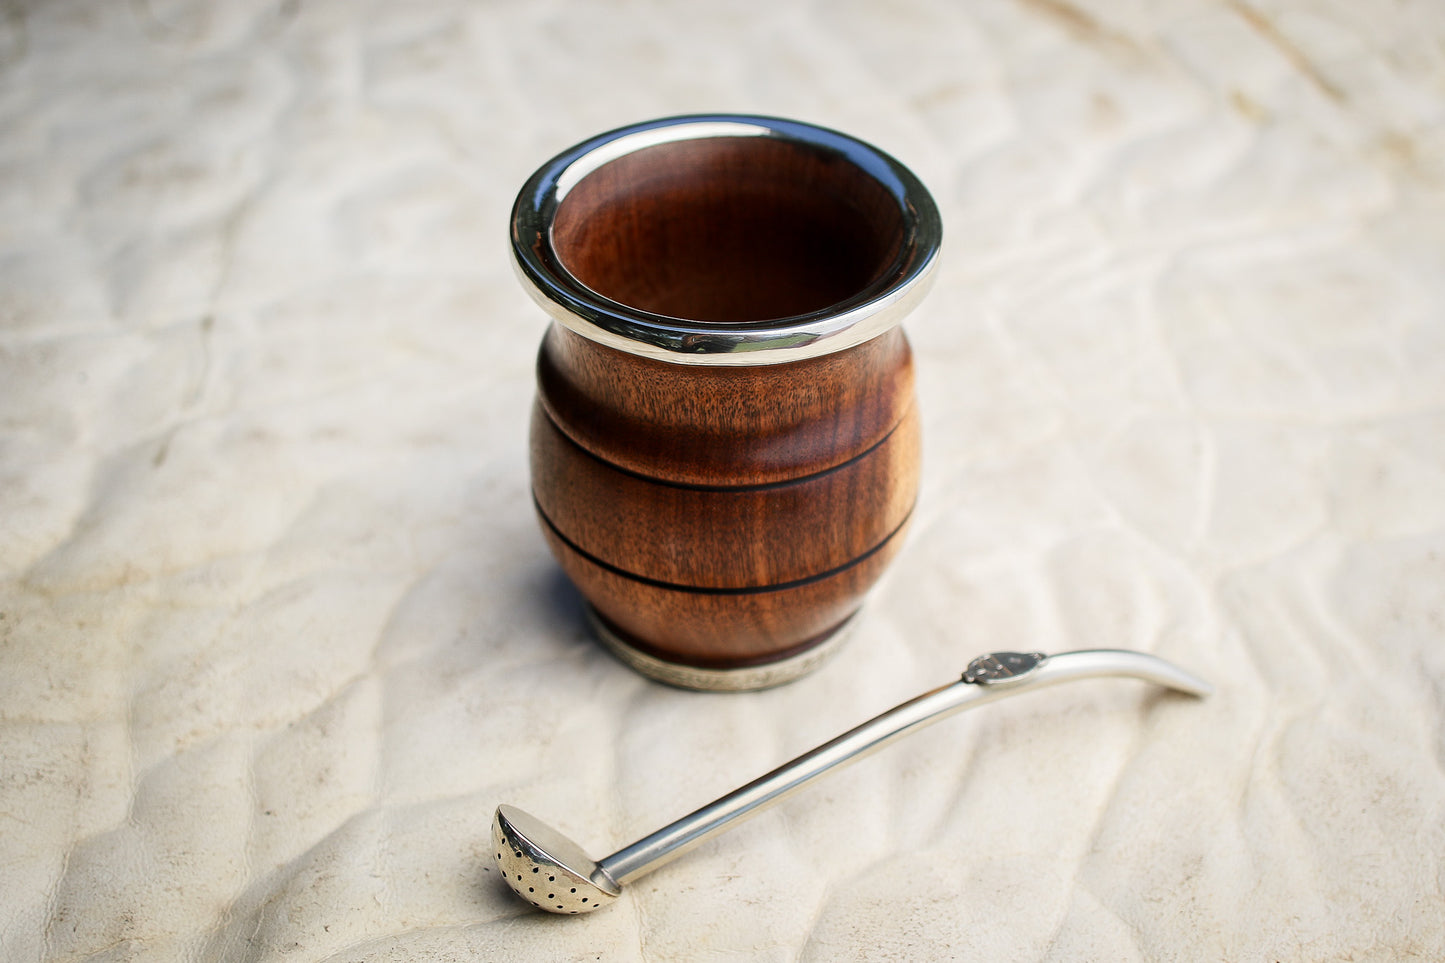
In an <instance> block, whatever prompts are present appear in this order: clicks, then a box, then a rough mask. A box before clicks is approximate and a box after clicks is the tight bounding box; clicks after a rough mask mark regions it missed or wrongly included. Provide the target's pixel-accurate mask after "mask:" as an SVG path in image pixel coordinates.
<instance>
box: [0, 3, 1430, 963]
mask: <svg viewBox="0 0 1445 963" xmlns="http://www.w3.org/2000/svg"><path fill="white" fill-rule="evenodd" d="M694 110H751V111H758V112H765V113H772V114H781V115H785V116H793V117H798V118H800V119H805V120H811V121H814V122H819V123H823V124H826V125H830V126H834V127H838V128H841V129H844V130H847V131H849V132H850V133H853V134H856V135H858V136H861V137H864V138H865V139H868V140H871V141H873V142H875V143H877V144H879V145H880V146H882V147H884V148H885V149H887V150H889V151H890V152H892V153H894V154H896V155H897V156H899V157H900V158H901V159H903V160H904V161H905V162H907V163H908V164H910V165H911V166H913V167H914V169H915V170H917V171H918V172H919V173H920V175H922V176H923V177H924V179H925V180H926V181H928V182H929V184H930V185H931V186H932V188H933V189H934V191H935V193H936V195H937V197H938V199H939V202H940V205H941V206H942V208H943V211H944V216H945V220H946V225H947V243H946V258H945V264H944V267H943V269H942V274H941V278H940V282H939V284H938V286H937V288H936V289H935V292H934V294H933V295H932V296H931V298H930V300H929V301H928V302H927V305H926V307H925V308H924V309H923V310H921V311H920V312H919V313H918V314H917V315H916V316H915V317H914V318H913V319H912V320H911V321H910V323H909V325H908V328H909V332H910V335H911V337H912V338H913V341H914V344H915V346H916V348H917V349H918V355H919V377H920V394H921V404H922V411H923V413H924V418H925V443H926V458H925V462H926V467H925V480H924V493H923V497H922V500H921V502H920V505H919V508H918V510H917V514H916V516H915V524H914V528H913V531H912V534H911V538H910V541H909V543H908V545H907V547H906V548H905V550H904V551H903V553H902V555H901V556H900V558H899V560H898V562H897V563H896V564H895V566H894V568H893V571H892V572H891V573H890V575H889V576H888V577H887V578H886V580H885V582H884V583H883V584H882V585H881V586H880V588H879V589H878V590H877V591H876V592H875V593H874V596H873V598H872V600H871V603H870V607H869V608H868V610H867V611H866V613H865V615H864V616H863V617H862V618H861V619H860V624H859V625H858V628H857V632H856V635H855V637H854V639H853V641H852V642H851V643H850V646H849V647H848V648H847V649H846V650H845V651H844V652H843V653H842V654H841V655H840V656H839V657H838V658H837V659H836V660H835V661H833V662H831V663H829V664H828V665H827V666H826V667H825V668H823V669H822V670H820V671H819V672H817V673H816V674H815V675H813V676H810V677H808V678H807V679H805V680H803V681H800V682H798V683H796V684H794V685H792V686H789V687H786V688H783V689H780V690H775V691H770V692H764V693H757V694H750V695H741V696H736V695H728V696H722V695H696V694H689V693H683V692H676V691H672V690H668V689H664V688H661V687H658V686H655V685H652V684H649V683H647V682H644V681H642V680H641V679H639V678H637V677H635V676H633V675H631V674H630V673H629V672H628V671H627V670H625V669H623V668H621V667H620V666H619V665H618V664H616V663H615V662H613V661H612V660H611V659H610V658H609V657H607V656H606V655H605V654H603V653H602V652H601V651H599V650H598V649H597V648H596V647H595V646H594V645H593V644H592V643H590V642H589V641H588V640H587V638H586V636H585V632H584V629H583V626H582V622H581V618H580V612H579V606H578V603H577V601H576V599H575V596H574V595H573V594H572V593H571V592H570V590H569V589H568V588H567V587H566V586H565V585H564V584H562V583H561V582H560V580H559V577H558V575H557V573H556V568H555V566H554V565H553V563H552V562H551V561H550V560H549V558H548V557H547V555H546V551H545V548H544V546H543V543H542V540H541V537H540V535H539V534H538V532H537V531H536V529H535V526H534V524H533V521H532V517H531V509H530V504H529V501H530V499H529V495H528V481H527V478H526V471H525V456H524V432H525V424H526V413H527V410H528V407H529V405H530V400H531V399H530V395H531V365H532V359H533V354H534V351H535V347H536V344H537V342H538V340H539V338H540V335H541V332H542V321H541V318H540V315H539V312H538V311H536V310H535V309H534V308H532V307H531V306H530V305H529V303H528V302H527V301H526V299H525V297H524V296H523V295H522V293H521V292H520V290H519V289H518V288H517V286H516V285H515V283H514V282H513V280H512V278H511V275H510V268H509V266H508V264H507V261H506V254H505V244H504V226H505V221H506V215H507V210H508V208H509V206H510V201H511V195H512V193H513V192H514V191H515V189H516V188H517V186H518V185H520V183H521V182H522V180H523V179H524V178H525V177H526V175H527V174H528V173H530V172H531V170H532V169H533V168H534V167H535V166H536V165H537V164H539V163H540V162H541V161H542V160H544V159H545V158H546V157H548V156H550V155H551V154H552V153H553V152H555V151H556V150H559V149H561V148H563V147H565V146H568V145H570V144H571V143H574V142H576V141H577V140H580V139H582V138H583V137H585V136H588V135H590V134H593V133H595V132H598V131H601V130H604V129H607V128H609V127H612V126H616V125H619V124H623V123H628V122H631V121H635V120H640V119H645V118H648V117H652V116H660V115H666V114H671V113H681V112H687V111H694ZM0 132H3V133H0V957H3V958H4V959H6V960H13V961H31V960H42V959H46V960H50V959H53V960H81V959H87V960H97V961H99V960H128V959H147V960H173V959H174V960H182V959H194V960H222V959H224V960H249V961H271V960H318V961H319V960H337V961H342V960H391V959H396V960H401V959H405V960H420V961H426V960H461V959H468V960H470V959H535V960H540V959H555V960H564V959H593V958H596V957H601V958H604V959H621V960H626V959H641V960H669V959H678V958H684V957H686V958H696V959H763V960H774V959H775V960H791V959H798V958H801V959H806V960H838V959H900V960H902V959H908V960H916V959H958V960H997V959H1038V960H1073V959H1123V960H1130V959H1187V960H1196V959H1241V960H1242V959H1268V960H1319V959H1342V958H1353V959H1380V960H1384V959H1391V960H1394V959H1411V958H1419V959H1438V958H1439V954H1440V948H1441V947H1442V946H1445V895H1442V891H1445V270H1442V268H1445V12H1442V8H1441V6H1440V5H1439V4H1437V3H1430V2H1424V0H1421V2H1414V3H1410V2H1404V3H1384V2H1377V0H1376V2H1359V3H1343V2H1334V3H1304V2H1297V3H1294V4H1284V3H1273V2H1271V3H1265V2H1263V0H1248V2H1246V0H1226V2H1205V0H1171V2H1165V3H1151V4H1107V3H1103V2H1090V3H1087V4H1085V3H1077V4H1076V3H1075V2H1074V0H984V2H980V3H970V4H956V3H946V2H943V0H901V2H897V3H888V4H882V3H877V4H869V3H858V2H852V3H848V2H845V3H836V4H821V3H817V4H790V3H778V2H748V3H734V4H727V5H712V6H708V7H707V8H705V9H704V8H703V7H702V5H697V7H696V9H694V8H693V7H691V6H688V5H684V4H681V3H677V4H666V3H644V2H616V0H614V2H606V3H589V4H582V3H574V4H569V3H562V2H544V3H526V4H523V3H461V2H456V3H427V4H415V5H413V4H395V3H393V4H387V3H380V2H377V3H370V4H363V3H351V2H341V0H329V2H313V0H301V2H297V0H282V2H280V3H263V2H259V0H258V2H254V3H245V2H225V3H221V2H216V3H187V2H166V0H162V2H145V0H138V2H136V3H130V4H119V3H101V2H82V0H55V2H46V3H24V2H22V3H18V4H10V5H8V6H6V7H5V8H4V10H3V12H0ZM1087 646H1125V647H1133V648H1140V649H1147V650H1150V651H1153V652H1157V653H1159V654H1161V655H1165V656H1166V657H1170V658H1173V659H1176V660H1177V661H1179V662H1181V663H1183V664H1186V665H1188V666H1189V667H1191V668H1193V669H1195V670H1197V671H1198V672H1200V673H1202V674H1204V675H1206V676H1208V677H1211V678H1213V679H1214V680H1215V681H1217V682H1218V683H1219V693H1218V695H1217V696H1216V697H1215V698H1213V699H1211V700H1209V701H1208V702H1205V703H1194V702H1190V701H1188V700H1184V699H1173V698H1162V697H1160V696H1158V695H1157V694H1155V693H1152V692H1149V691H1147V690H1146V689H1144V687H1141V686H1138V685H1137V684H1132V683H1126V682H1117V683H1115V682H1107V683H1093V684H1080V685H1079V686H1077V687H1068V688H1062V689H1057V690H1052V691H1051V692H1050V693H1049V694H1047V695H1040V696H1030V697H1027V698H1023V699H1020V700H1016V701H1010V702H1006V703H1003V704H1000V705H999V706H996V707H992V708H990V709H988V710H986V711H981V712H980V713H978V714H976V715H973V716H970V717H966V718H964V719H961V720H956V721H953V722H950V723H946V724H944V725H942V726H940V727H938V728H936V729H932V730H929V731H928V732H927V733H924V734H920V735H918V736H916V737H913V738H912V739H911V740H909V741H905V742H903V743H901V744H899V745H898V746H896V747H894V748H893V749H890V750H889V751H888V753H886V754H884V755H881V756H879V757H877V758H875V759H872V760H870V761H868V762H866V763H864V764H862V765H860V766H859V767H857V768H855V769H852V770H849V771H847V772H844V773H840V774H838V775H837V776H835V777H833V778H831V779H830V780H829V781H827V782H825V783H823V784H820V785H819V786H818V787H817V788H816V789H815V790H814V791H813V792H812V793H811V794H810V795H806V796H800V797H797V798H796V799H794V800H791V801H789V802H788V803H786V804H785V805H783V806H782V807H780V808H778V809H775V810H773V811H771V812H769V813H767V814H765V815H763V816H761V817H759V818H758V820H756V821H755V822H753V823H750V824H749V825H747V826H745V827H742V828H739V829H738V830H737V831H735V832H734V833H732V834H730V835H727V836H724V837H721V838H720V839H719V840H717V841H715V842H713V843H711V844H709V845H707V846H705V847H703V848H701V849H699V850H697V851H695V852H694V853H692V854H690V855H689V856H688V857H687V858H686V859H683V860H680V861H678V862H676V863H674V864H672V865H671V866H669V867H667V868H665V869H664V870H662V871H660V872H658V873H657V874H655V875H654V876H651V877H647V878H645V879H643V880H641V881H639V882H638V883H636V884H635V885H633V886H631V887H629V889H628V892H627V893H626V894H625V895H624V898H623V899H621V900H620V901H619V902H618V903H617V905H615V906H613V907H611V908H609V909H608V910H606V911H604V912H602V913H598V914H596V915H594V916H589V917H584V918H578V919H570V918H568V919H558V918H553V917H545V916H540V915H533V914H532V913H531V912H529V911H525V907H523V906H522V905H521V904H519V903H518V902H517V901H516V900H515V899H514V898H513V897H512V896H511V895H510V893H508V892H507V891H506V890H505V889H504V888H503V887H502V886H501V884H500V883H499V882H498V881H497V879H496V878H495V875H494V871H493V870H492V869H491V867H490V863H489V855H490V854H489V853H488V852H487V846H488V843H487V839H488V819H489V816H490V813H491V811H492V809H493V808H494V807H495V805H496V804H497V803H498V802H502V801H506V802H512V803H515V804H517V805H519V806H522V807H524V808H526V809H528V810H530V811H532V812H535V813H537V814H538V815H540V816H542V817H543V818H547V819H548V820H549V821H551V822H553V823H554V824H556V825H557V826H558V827H559V828H560V829H562V830H563V831H564V832H567V833H568V834H569V835H571V836H573V837H575V838H577V839H578V840H580V841H582V842H583V843H584V844H585V845H587V846H589V847H591V848H593V849H594V851H595V852H596V853H597V854H598V855H601V854H603V853H605V852H607V851H609V850H610V849H611V848H612V847H615V846H617V845H620V844H622V843H624V842H627V841H630V840H631V839H632V838H634V837H635V836H636V835H638V834H640V833H642V832H645V831H648V830H650V829H653V828H655V827H656V826H657V825H659V824H661V823H663V822H665V821H667V820H668V819H670V818H672V817H674V816H677V815H679V814H681V813H683V812H685V811H687V810H689V809H691V808H692V807H693V806H695V805H697V804H699V803H701V802H704V801H706V800H708V799H710V798H712V797H713V796H714V795H716V794H718V793H720V792H722V791H725V790H727V789H730V788H732V787H733V786H734V785H736V784H738V783H740V782H742V781H745V780H746V779H749V778H751V777H752V776H754V775H757V774H758V773H760V772H762V771H765V770H766V769H768V768H770V767H772V766H773V765H775V764H776V763H778V762H780V761H782V760H783V759H785V758H787V757H788V756H790V755H792V754H793V753H795V752H797V751H801V750H803V749H806V748H808V747H809V746H811V745H812V744H814V743H815V742H817V741H820V740H822V739H824V738H827V737H829V736H831V735H833V734H834V733H835V732H837V731H840V730H841V729H843V728H846V727H848V726H851V725H852V724H854V723H856V722H857V721H860V720H861V719H863V718H865V717H867V716H869V715H871V714H872V713H874V712H876V711H878V710H881V709H883V708H886V707H887V706H890V705H892V704H894V703H895V702H898V701H900V700H902V699H904V698H907V697H910V696H912V695H913V694H915V693H916V692H918V691H921V690H922V689H925V688H929V687H931V686H933V685H937V684H940V683H942V682H944V681H946V680H948V679H950V678H952V677H953V676H954V675H955V674H956V673H957V672H959V671H960V670H961V669H962V667H963V666H964V665H965V664H966V663H967V662H968V660H969V659H970V658H971V657H973V656H974V655H976V654H978V653H979V652H981V651H988V650H992V649H1000V648H1003V649H1017V650H1021V651H1030V650H1035V649H1037V650H1043V651H1058V650H1062V649H1070V648H1080V647H1087ZM979 827H986V828H987V833H986V834H981V833H980V830H979Z"/></svg>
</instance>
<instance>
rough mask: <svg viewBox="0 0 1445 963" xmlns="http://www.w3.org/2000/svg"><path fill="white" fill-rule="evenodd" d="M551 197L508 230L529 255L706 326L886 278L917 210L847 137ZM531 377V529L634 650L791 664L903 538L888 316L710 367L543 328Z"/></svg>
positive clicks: (902, 343)
mask: <svg viewBox="0 0 1445 963" xmlns="http://www.w3.org/2000/svg"><path fill="white" fill-rule="evenodd" d="M920 190H921V188H920ZM524 196H525V192H524ZM558 196H559V197H560V198H561V199H560V201H559V202H558V204H557V206H556V208H555V211H553V212H552V213H550V215H546V218H547V222H546V223H538V224H531V225H527V230H526V231H525V232H524V233H526V234H527V236H529V237H531V236H534V237H535V239H536V244H542V242H543V240H546V241H548V242H549V243H550V253H547V254H546V256H545V258H542V260H540V261H539V262H538V264H544V262H545V264H544V267H545V270H547V271H552V270H555V269H556V268H558V267H560V268H562V269H564V271H563V273H566V274H570V276H571V278H575V280H576V281H580V282H581V283H582V285H585V287H586V288H587V289H590V291H589V292H587V294H588V297H589V298H591V297H593V296H595V298H596V301H595V302H594V303H593V307H594V308H595V307H596V306H597V304H602V303H604V302H607V301H610V302H614V303H617V304H621V305H625V306H626V308H627V309H629V310H631V311H634V312H642V313H644V314H647V315H652V316H660V317H667V318H673V319H685V320H686V321H687V322H688V323H690V324H695V325H702V326H707V325H711V324H719V323H737V322H759V323H761V322H766V321H770V320H775V319H782V318H796V317H797V316H799V315H804V314H808V313H810V312H839V313H841V312H845V311H846V310H847V309H848V307H849V306H850V305H855V304H857V303H859V301H861V300H862V299H865V298H871V297H876V296H878V295H879V290H878V288H879V286H880V285H881V284H883V283H884V281H885V279H889V278H895V277H900V276H902V275H900V274H899V271H900V267H899V265H900V264H902V263H905V262H907V261H908V258H907V257H905V256H904V255H905V253H906V252H905V244H907V243H911V242H909V241H907V237H909V236H911V235H909V233H908V232H909V230H911V228H910V227H909V222H908V217H909V216H910V215H909V213H908V212H909V211H913V210H914V208H913V207H910V206H908V205H907V204H902V203H900V199H899V198H898V197H897V196H895V194H894V193H891V192H890V189H889V188H887V187H885V186H884V185H883V183H882V182H880V181H879V180H877V179H875V176H874V175H873V174H871V173H869V172H868V171H867V170H865V168H864V166H861V165H860V163H859V162H858V161H857V160H855V159H850V157H849V156H848V155H847V152H840V151H836V150H824V149H820V148H819V147H818V146H817V145H816V144H815V143H810V142H807V139H806V138H803V139H798V138H792V139H790V138H781V137H770V136H769V137H758V136H726V137H714V136H707V137H702V138H692V139H688V138H685V137H684V138H680V139H676V140H672V141H668V142H665V143H659V144H654V145H652V146H647V147H642V148H640V149H636V150H634V151H632V152H627V153H623V154H622V155H621V156H620V157H617V158H615V159H612V160H610V161H607V162H606V163H603V164H601V165H600V166H598V167H596V168H595V169H592V168H589V169H588V172H587V173H586V174H585V175H583V176H581V177H580V179H579V180H576V181H575V182H572V183H569V184H568V185H567V188H566V190H565V191H561V190H559V191H558ZM930 203H931V202H930ZM539 210H542V208H539ZM537 216H538V217H542V216H543V215H540V214H539V215H537ZM519 236H520V235H519ZM524 241H525V239H524ZM544 246H545V245H544ZM533 250H534V253H535V251H536V250H540V248H534V249H533ZM910 250H911V249H910ZM538 257H539V258H541V257H542V256H541V255H538ZM542 269H543V268H541V267H539V268H538V270H542ZM567 283H568V284H569V285H573V287H574V288H575V282H573V281H570V280H569V281H568V282H567ZM569 290H572V289H571V288H569ZM574 293H575V292H574ZM739 360H743V361H746V358H744V357H741V356H740V357H739ZM537 382H538V404H537V407H536V412H535V415H534V418H533V426H532V472H533V488H534V494H535V498H536V503H537V509H538V512H539V514H540V515H541V516H542V523H543V530H544V532H545V534H546V537H547V539H548V542H549V544H550V545H551V546H552V549H553V551H554V552H555V553H556V555H557V558H558V559H559V560H560V562H561V564H562V567H563V568H564V569H565V570H566V572H567V574H568V575H569V576H571V578H572V579H573V581H574V582H575V583H576V584H577V586H578V587H579V588H580V589H581V591H582V593H583V595H585V596H586V597H587V599H588V600H589V601H590V602H591V603H592V605H593V606H594V608H595V609H596V610H597V611H598V612H599V613H600V614H601V615H602V617H603V618H604V619H605V620H606V621H607V622H608V623H609V624H610V625H611V626H612V627H613V628H614V629H615V630H616V631H617V633H618V634H619V635H621V636H623V637H625V638H626V639H627V640H628V641H629V642H631V643H632V644H633V645H635V646H637V647H638V648H639V649H642V650H644V651H646V652H649V653H650V654H652V655H654V656H658V657H660V658H662V659H664V660H668V661H672V662H677V663H683V664H687V665H694V666H700V667H729V666H744V665H757V664H760V663H766V662H769V661H774V660H778V659H782V658H786V657H788V656H790V655H792V654H795V653H798V652H799V651H801V650H805V649H806V648H808V647H809V646H812V645H815V644H817V643H819V642H820V641H821V640H822V639H824V638H825V637H826V636H827V635H828V634H829V633H831V632H833V631H834V630H836V629H837V627H838V626H839V625H841V624H842V623H843V622H844V621H845V620H846V619H847V618H848V617H849V616H850V615H851V614H852V613H853V612H854V611H855V610H856V609H857V607H858V605H859V603H860V602H861V600H862V597H863V594H864V593H865V592H866V591H867V590H868V588H869V587H870V586H871V585H872V584H873V582H874V580H875V579H876V578H877V577H878V575H879V574H880V573H881V572H882V571H883V568H884V567H885V566H886V565H887V563H888V561H889V559H890V558H891V557H892V555H893V553H894V552H896V551H897V548H898V545H899V543H900V541H901V539H902V534H901V533H902V530H903V528H904V526H905V525H906V523H907V519H908V516H909V513H910V512H911V510H912V506H913V502H914V499H915V497H916V493H917V489H918V468H919V465H918V457H919V454H918V453H919V438H918V418H917V415H916V413H915V412H914V406H913V364H912V356H911V353H910V350H909V347H908V341H907V339H906V338H904V336H903V333H902V332H901V330H898V329H896V328H894V329H892V330H889V331H887V332H886V333H884V334H882V335H879V336H877V337H875V338H872V339H871V340H868V341H865V342H864V343H862V344H858V345H854V346H852V347H849V348H845V349H842V350H837V351H833V352H832V353H828V354H823V355H820V356H818V357H808V358H804V359H802V360H796V361H789V362H786V363H781V364H753V365H749V364H740V365H717V364H683V363H672V362H667V361H659V360H653V359H649V358H644V357H641V356H639V355H637V354H632V353H628V352H626V351H620V350H617V349H615V348H612V347H607V346H604V345H602V344H600V343H598V342H596V341H593V340H590V339H588V338H585V337H583V336H581V335H579V334H577V333H575V332H574V331H572V330H570V329H569V328H567V327H563V326H561V325H556V324H554V325H553V326H552V328H551V329H550V330H549V331H548V333H547V335H546V337H545V338H544V340H543V343H542V349H541V353H540V355H539V358H538V363H537Z"/></svg>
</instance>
